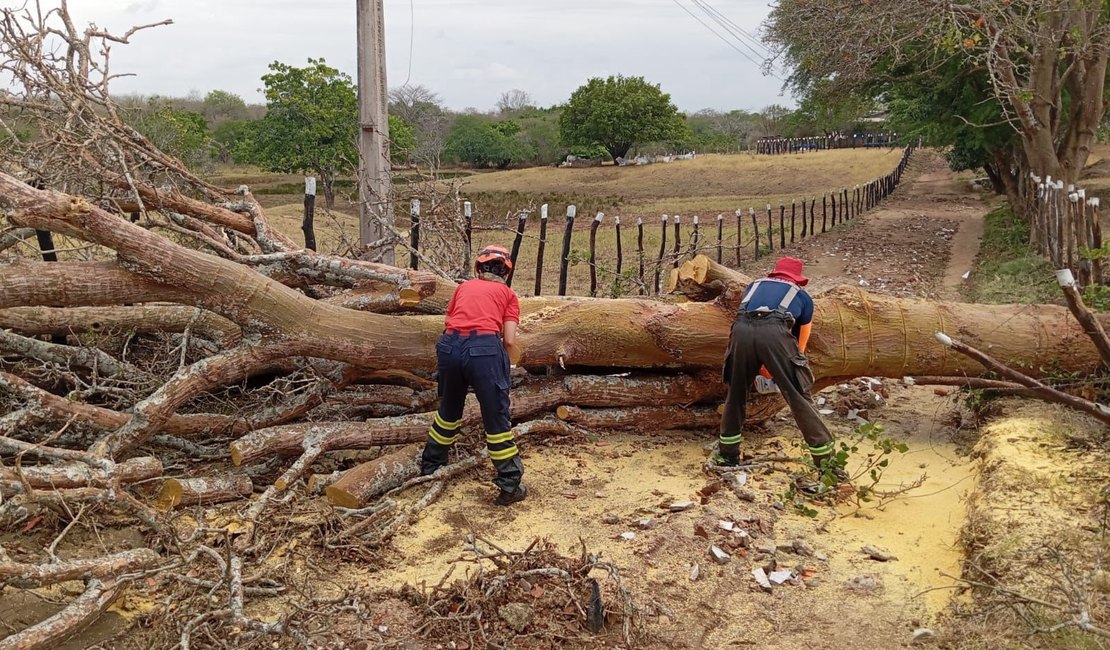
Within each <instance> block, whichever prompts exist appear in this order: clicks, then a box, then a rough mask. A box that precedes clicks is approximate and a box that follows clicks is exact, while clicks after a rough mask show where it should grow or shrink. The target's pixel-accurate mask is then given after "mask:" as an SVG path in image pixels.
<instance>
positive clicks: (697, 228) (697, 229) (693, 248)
mask: <svg viewBox="0 0 1110 650" xmlns="http://www.w3.org/2000/svg"><path fill="white" fill-rule="evenodd" d="M700 245H701V224H700V223H699V221H698V215H696V214H695V215H694V236H693V238H692V239H691V240H690V257H693V256H695V255H697V254H698V246H700Z"/></svg>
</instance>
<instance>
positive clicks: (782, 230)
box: [779, 203, 794, 250]
mask: <svg viewBox="0 0 1110 650" xmlns="http://www.w3.org/2000/svg"><path fill="white" fill-rule="evenodd" d="M790 225H791V227H793V225H794V224H793V222H791V224H790ZM790 241H794V236H793V235H791V236H790ZM783 248H786V205H785V204H782V203H779V249H780V250H781V249H783Z"/></svg>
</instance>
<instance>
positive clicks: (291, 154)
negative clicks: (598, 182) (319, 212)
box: [250, 58, 358, 208]
mask: <svg viewBox="0 0 1110 650" xmlns="http://www.w3.org/2000/svg"><path fill="white" fill-rule="evenodd" d="M270 70H271V73H270V74H267V75H264V76H263V77H262V83H263V84H264V85H265V95H266V109H267V110H266V116H265V117H263V118H262V119H261V120H258V121H257V122H255V124H254V127H253V129H252V131H253V134H252V137H251V146H250V152H251V159H252V161H253V162H255V163H257V164H259V165H262V166H264V167H266V168H268V169H269V170H270V171H276V172H284V173H311V174H315V175H316V176H317V177H319V178H320V182H321V184H322V185H323V188H324V201H325V204H326V205H327V207H329V208H331V207H332V206H333V205H334V204H335V179H336V176H337V175H339V174H346V173H352V172H354V171H355V170H356V169H357V168H358V146H357V137H358V96H357V93H356V92H355V86H354V84H352V83H351V78H350V77H349V76H348V75H346V74H343V73H342V72H340V71H339V70H336V69H335V68H332V67H330V66H328V65H327V64H326V63H325V62H324V60H323V59H311V58H310V59H309V60H308V65H307V66H305V67H303V68H296V67H293V66H290V65H286V64H284V63H281V62H279V61H275V62H273V63H271V64H270Z"/></svg>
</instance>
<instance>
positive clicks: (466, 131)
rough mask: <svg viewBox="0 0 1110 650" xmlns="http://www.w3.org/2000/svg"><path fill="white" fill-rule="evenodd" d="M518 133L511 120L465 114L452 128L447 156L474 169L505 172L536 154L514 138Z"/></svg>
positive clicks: (448, 139) (514, 123) (518, 126)
mask: <svg viewBox="0 0 1110 650" xmlns="http://www.w3.org/2000/svg"><path fill="white" fill-rule="evenodd" d="M520 130H521V127H520V125H519V124H518V123H516V122H515V121H514V120H506V121H504V122H489V121H487V120H485V119H483V118H482V117H480V116H477V115H465V116H463V117H460V118H459V119H458V120H456V121H455V126H454V127H453V128H452V129H451V134H450V135H449V136H448V138H447V150H446V151H447V155H448V156H449V157H450V158H452V159H454V160H457V161H460V162H465V163H469V164H471V165H474V166H475V167H497V168H498V169H504V168H506V167H508V166H509V165H511V164H512V163H513V162H518V161H520V160H525V159H528V158H530V157H532V156H533V155H535V151H534V150H532V149H531V148H530V147H529V146H528V145H527V144H526V143H525V142H523V141H522V140H521V139H519V138H518V137H517V135H518V134H519V133H520Z"/></svg>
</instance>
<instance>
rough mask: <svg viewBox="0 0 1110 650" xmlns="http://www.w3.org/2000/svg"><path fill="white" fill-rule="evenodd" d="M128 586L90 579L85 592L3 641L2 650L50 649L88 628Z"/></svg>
mask: <svg viewBox="0 0 1110 650" xmlns="http://www.w3.org/2000/svg"><path fill="white" fill-rule="evenodd" d="M125 584H126V583H124V582H119V581H116V580H114V579H112V578H108V579H105V580H101V579H99V578H93V579H92V580H89V582H88V584H87V586H86V588H85V593H83V594H81V596H80V597H78V598H77V600H75V601H73V602H72V603H70V604H69V605H68V606H67V607H66V608H65V609H63V610H62V611H60V612H58V613H57V614H55V615H53V616H51V617H50V618H48V619H46V620H45V621H42V622H40V623H36V624H35V625H32V626H31V627H29V628H27V629H25V630H21V631H19V632H16V633H15V634H12V635H10V636H8V637H5V638H3V639H0V650H50V649H51V648H56V647H57V646H58V645H59V644H60V643H61V642H62V641H64V640H65V639H67V638H69V637H71V636H73V635H74V634H77V633H78V632H80V631H81V630H83V629H85V628H86V627H88V626H89V625H90V624H92V622H93V621H95V620H96V619H97V618H99V617H100V615H101V614H103V613H104V612H105V610H107V609H108V608H109V607H110V606H111V605H112V603H113V602H115V600H116V598H118V597H119V596H120V594H121V593H122V591H123V587H124V585H125Z"/></svg>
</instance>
